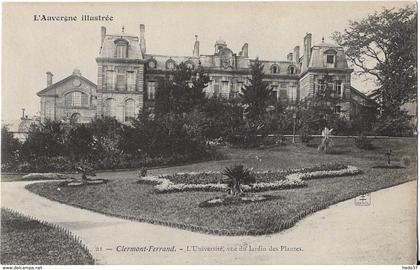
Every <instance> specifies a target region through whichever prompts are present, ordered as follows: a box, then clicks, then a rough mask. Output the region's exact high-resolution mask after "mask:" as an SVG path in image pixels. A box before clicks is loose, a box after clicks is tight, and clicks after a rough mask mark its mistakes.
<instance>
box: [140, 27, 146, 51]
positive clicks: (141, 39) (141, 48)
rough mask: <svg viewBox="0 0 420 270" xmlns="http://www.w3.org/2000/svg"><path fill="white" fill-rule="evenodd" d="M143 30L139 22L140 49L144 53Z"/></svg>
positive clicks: (144, 40)
mask: <svg viewBox="0 0 420 270" xmlns="http://www.w3.org/2000/svg"><path fill="white" fill-rule="evenodd" d="M144 32H145V29H144V24H140V50H141V53H142V54H143V55H144V54H145V53H146V39H145V37H144Z"/></svg>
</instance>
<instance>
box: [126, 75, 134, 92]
mask: <svg viewBox="0 0 420 270" xmlns="http://www.w3.org/2000/svg"><path fill="white" fill-rule="evenodd" d="M127 91H136V72H134V71H127Z"/></svg>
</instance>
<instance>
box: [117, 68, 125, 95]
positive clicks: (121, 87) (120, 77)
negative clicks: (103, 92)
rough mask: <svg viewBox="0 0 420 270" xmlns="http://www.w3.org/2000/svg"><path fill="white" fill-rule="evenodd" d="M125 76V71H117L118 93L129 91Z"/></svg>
mask: <svg viewBox="0 0 420 270" xmlns="http://www.w3.org/2000/svg"><path fill="white" fill-rule="evenodd" d="M125 75H126V74H125V70H123V69H119V70H118V71H117V91H125V90H126V89H127V81H126V80H127V79H126V77H125Z"/></svg>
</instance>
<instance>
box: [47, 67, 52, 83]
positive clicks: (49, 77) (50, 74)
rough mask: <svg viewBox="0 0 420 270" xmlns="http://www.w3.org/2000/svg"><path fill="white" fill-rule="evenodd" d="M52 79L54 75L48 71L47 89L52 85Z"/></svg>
mask: <svg viewBox="0 0 420 270" xmlns="http://www.w3.org/2000/svg"><path fill="white" fill-rule="evenodd" d="M52 77H53V74H52V73H51V72H49V71H48V72H47V87H49V86H51V85H52Z"/></svg>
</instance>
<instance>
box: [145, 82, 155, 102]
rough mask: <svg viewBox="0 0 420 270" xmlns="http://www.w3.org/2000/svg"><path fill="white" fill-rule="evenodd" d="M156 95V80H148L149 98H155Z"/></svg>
mask: <svg viewBox="0 0 420 270" xmlns="http://www.w3.org/2000/svg"><path fill="white" fill-rule="evenodd" d="M155 95H156V82H147V99H149V100H154V99H155Z"/></svg>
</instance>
